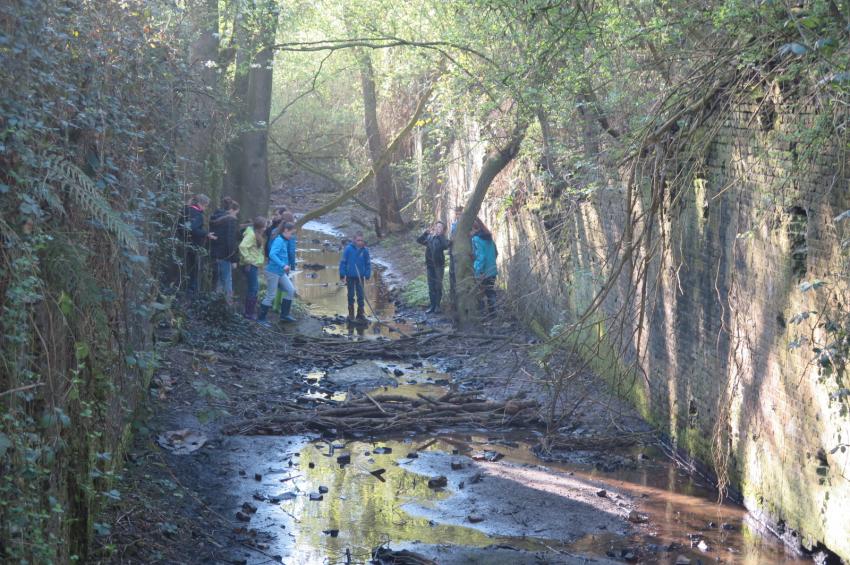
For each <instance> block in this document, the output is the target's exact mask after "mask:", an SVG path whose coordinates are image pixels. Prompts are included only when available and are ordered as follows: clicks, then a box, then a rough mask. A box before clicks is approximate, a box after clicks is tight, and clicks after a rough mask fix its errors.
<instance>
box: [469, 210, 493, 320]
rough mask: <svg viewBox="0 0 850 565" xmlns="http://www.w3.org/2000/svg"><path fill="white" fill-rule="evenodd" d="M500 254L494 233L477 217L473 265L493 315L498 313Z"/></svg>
mask: <svg viewBox="0 0 850 565" xmlns="http://www.w3.org/2000/svg"><path fill="white" fill-rule="evenodd" d="M498 254H499V252H498V251H497V250H496V243H495V242H494V241H493V234H492V233H490V230H488V229H487V226H485V225H484V222H482V221H481V220H479V219H477V218H476V219H475V222H474V223H473V225H472V255H473V263H472V267H473V269H474V270H475V279H476V280H477V281H478V284H479V285H480V288H481V291H482V293H483V294H484V298H485V301H486V303H487V309H488V310H489V313H490V315H491V316H493V315H494V314H495V313H496V276H498V274H499V270H498V268H497V267H496V257H497V256H498Z"/></svg>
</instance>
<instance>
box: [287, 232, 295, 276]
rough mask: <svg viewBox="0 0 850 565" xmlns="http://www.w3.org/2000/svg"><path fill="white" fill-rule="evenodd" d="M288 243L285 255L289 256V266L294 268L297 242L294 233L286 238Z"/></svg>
mask: <svg viewBox="0 0 850 565" xmlns="http://www.w3.org/2000/svg"><path fill="white" fill-rule="evenodd" d="M288 243H289V245H288V246H287V248H286V253H287V257H288V258H289V268H290V269H292V270H293V271H294V270H295V246H296V245H297V244H298V238H297V237H295V234H292V237H290V238H289V240H288Z"/></svg>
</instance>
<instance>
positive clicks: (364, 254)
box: [339, 232, 372, 324]
mask: <svg viewBox="0 0 850 565" xmlns="http://www.w3.org/2000/svg"><path fill="white" fill-rule="evenodd" d="M371 276H372V260H371V258H370V257H369V248H368V247H366V240H364V239H363V232H357V233H356V234H355V235H354V239H353V240H352V241H351V243H349V244H348V245H347V246H346V247H345V250H344V251H343V252H342V259H340V261H339V278H340V280H341V281H343V282H344V283H345V285H346V286H347V287H348V321H349V322H351V323H361V324H362V323H365V322H366V313H365V312H364V311H363V306H364V304H365V302H366V295H365V289H364V288H363V283H364V281H366V280H368V279H369V278H370V277H371ZM355 297H356V299H357V316H356V317H355V315H354V300H355Z"/></svg>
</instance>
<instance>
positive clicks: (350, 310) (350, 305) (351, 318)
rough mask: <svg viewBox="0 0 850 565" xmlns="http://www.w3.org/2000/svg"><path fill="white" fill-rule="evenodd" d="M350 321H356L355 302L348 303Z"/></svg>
mask: <svg viewBox="0 0 850 565" xmlns="http://www.w3.org/2000/svg"><path fill="white" fill-rule="evenodd" d="M347 320H348V321H349V322H354V304H349V305H348V318H347Z"/></svg>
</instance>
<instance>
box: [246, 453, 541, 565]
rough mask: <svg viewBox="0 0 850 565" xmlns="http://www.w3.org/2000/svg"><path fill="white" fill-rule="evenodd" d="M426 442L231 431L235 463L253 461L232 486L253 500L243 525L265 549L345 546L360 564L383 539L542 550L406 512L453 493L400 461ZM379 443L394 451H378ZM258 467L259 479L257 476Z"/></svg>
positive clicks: (310, 558) (290, 554)
mask: <svg viewBox="0 0 850 565" xmlns="http://www.w3.org/2000/svg"><path fill="white" fill-rule="evenodd" d="M427 441H428V440H427V439H415V440H401V441H399V440H393V441H382V442H377V443H367V442H360V441H355V442H348V443H343V442H334V443H333V444H328V443H325V442H319V443H316V442H314V443H311V442H309V440H307V439H306V438H263V437H257V438H244V437H243V438H234V442H235V443H237V444H241V445H239V447H237V449H236V450H235V451H236V453H237V460H238V462H239V463H240V464H241V465H245V461H246V459H247V460H253V463H254V465H253V466H252V467H250V468H247V469H245V471H246V472H245V475H244V476H241V475H238V476H237V478H236V479H235V481H236V483H235V485H234V487H235V488H236V494H238V496H239V498H238V500H240V504H241V502H242V501H251V502H252V503H253V504H254V505H255V506H256V507H257V512H256V514H254V515H253V517H252V519H251V521H250V525H249V526H247V527H250V528H253V529H257V530H259V531H260V532H261V534H264V535H261V536H260V537H259V538H258V539H263V540H264V541H263V543H264V544H265V545H267V549H264V550H263V551H264V552H265V553H267V554H269V555H280V556H281V557H282V558H283V561H284V562H286V563H337V562H341V563H344V562H346V559H347V558H348V554H346V550H348V551H349V552H350V559H351V562H353V563H364V562H367V561H368V559H369V557H370V555H371V551H372V549H374V548H375V547H377V546H378V545H381V544H383V543H387V542H392V544H393V546H395V545H396V544H402V543H406V542H407V543H412V542H416V543H421V544H434V545H444V544H451V545H456V546H467V547H472V548H476V547H477V548H484V547H487V546H491V545H506V546H511V547H515V548H518V549H529V550H533V549H537V550H543V549H545V545H546V544H545V543H544V542H543V541H539V540H533V539H521V538H514V537H510V536H491V535H488V534H487V533H485V532H483V531H481V530H479V529H475V528H471V527H467V526H463V525H458V524H446V523H439V522H437V521H434V520H431V519H429V518H427V517H423V516H416V515H413V514H411V513H409V512H407V511H406V510H405V508H404V507H405V506H406V505H408V504H411V503H415V504H416V505H417V507H422V508H428V507H432V506H435V505H437V504H438V503H439V502H440V501H444V500H447V499H450V498H452V495H451V492H450V491H448V490H443V489H433V488H429V487H428V477H427V476H424V475H422V474H419V473H416V472H413V471H411V470H409V469H407V468H405V466H404V465H400V464H398V463H397V461H398V460H401V461H404V460H408V461H410V460H409V459H406V456H407V455H408V454H409V453H412V452H414V451H415V450H416V449H417V447H419V446H421V445H423V444H425V443H426V442H427ZM332 445H335V447H334V448H332V447H331V446H332ZM378 447H383V448H389V450H390V451H391V452H390V453H376V452H375V449H376V448H378ZM451 449H453V446H452V444H450V443H447V442H444V441H437V442H435V443H433V444H432V445H430V446H428V447H427V448H425V450H423V454H427V453H430V452H433V453H437V454H439V453H441V452H442V453H446V452H450V451H451ZM245 452H250V453H251V454H252V455H251V456H250V457H249V456H248V455H246V453H245ZM341 455H350V457H351V462H350V463H349V464H346V465H340V464H339V463H338V462H337V458H338V457H339V456H341ZM261 461H262V463H259V462H261ZM290 463H291V465H292V466H290ZM382 469H383V471H382V472H380V470H382ZM257 473H258V474H259V475H260V476H261V480H260V481H256V480H254V475H255V474H257ZM373 473H374V474H373ZM320 487H323V488H322V489H320ZM325 489H327V492H321V497H322V498H321V500H311V497H310V495H311V494H313V495H314V498H317V497H318V495H319V494H320V490H321V491H325ZM255 494H256V495H258V496H257V497H255V496H254V495H255ZM257 498H263V499H265V500H262V501H258V500H257ZM237 510H238V508H234V509H233V511H234V512H235V511H237ZM271 536H273V537H271ZM551 543H558V542H551V540H550V544H551ZM249 556H250V557H249ZM246 558H248V559H249V562H254V563H259V562H264V560H265V559H267V557H263V559H258V556H257V555H256V554H251V553H250V552H248V554H246ZM251 560H255V561H251Z"/></svg>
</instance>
